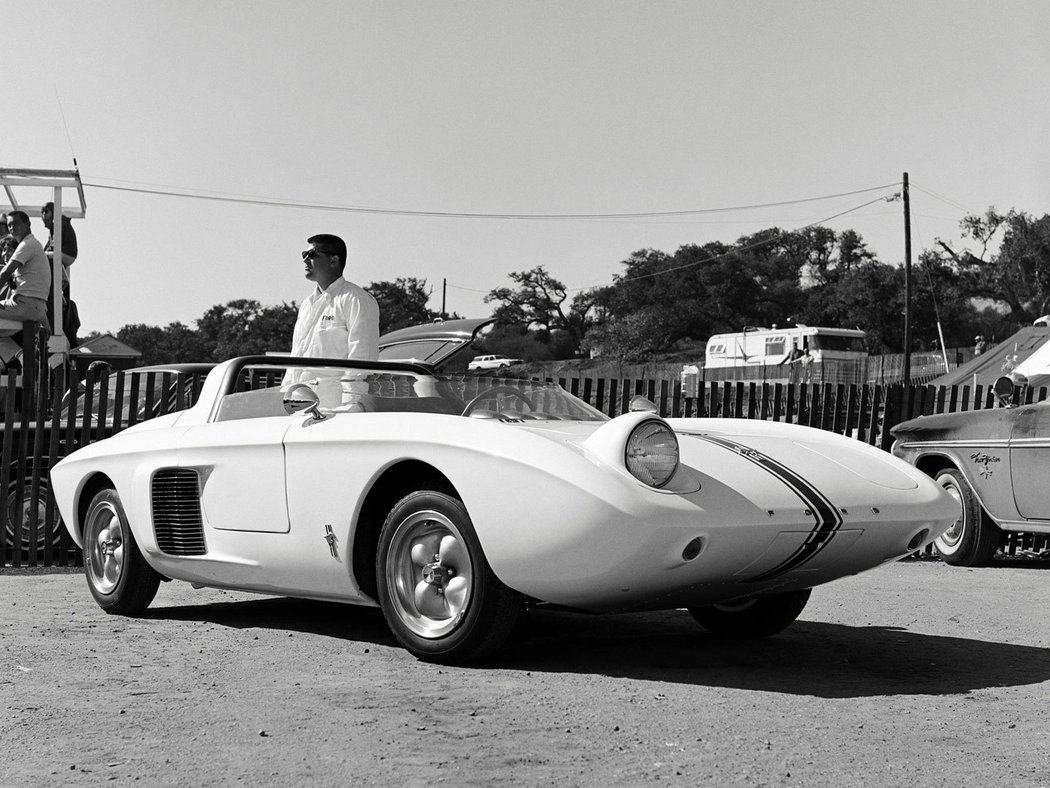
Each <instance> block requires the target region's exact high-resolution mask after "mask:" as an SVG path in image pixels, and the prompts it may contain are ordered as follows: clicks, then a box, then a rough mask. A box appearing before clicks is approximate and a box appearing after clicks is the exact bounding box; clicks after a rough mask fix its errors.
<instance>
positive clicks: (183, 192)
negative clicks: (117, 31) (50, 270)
mask: <svg viewBox="0 0 1050 788" xmlns="http://www.w3.org/2000/svg"><path fill="white" fill-rule="evenodd" d="M105 180H115V179H105ZM120 183H125V184H132V183H135V182H134V181H120ZM893 185H894V184H888V185H883V186H873V187H869V188H865V189H856V190H853V191H848V192H840V193H838V194H826V195H821V196H818V197H804V198H800V199H794V200H781V201H778V202H767V203H754V204H749V205H737V206H728V207H718V208H690V209H682V210H674V211H630V212H624V213H490V212H465V211H422V210H413V209H408V208H380V207H375V206H364V205H339V204H334V203H320V202H306V201H299V200H287V199H278V198H272V197H259V196H252V195H239V194H234V193H230V192H214V191H208V190H202V189H194V190H190V189H181V187H172V186H162V185H160V184H157V185H154V186H153V187H150V188H147V186H145V185H141V184H140V185H137V186H132V185H123V186H121V185H113V184H106V183H100V182H99V181H97V180H85V181H84V186H85V187H88V188H93V189H107V190H110V191H122V192H130V193H133V194H150V195H154V196H162V197H182V198H186V199H197V200H212V201H216V202H227V203H240V204H242V205H261V206H266V207H276V208H304V209H309V210H317V211H339V212H344V213H368V214H378V215H386V216H417V217H433V218H444V219H499V220H506V219H514V220H526V221H593V220H606V219H654V218H666V217H680V216H697V215H705V214H715V213H730V212H735V211H747V210H755V209H760V208H778V207H784V206H789V205H800V204H803V203H810V202H820V201H825V200H833V199H839V198H842V197H852V196H855V195H858V194H866V193H870V192H874V191H882V190H884V189H888V188H891V187H892V186H893ZM176 189H180V190H178V191H176Z"/></svg>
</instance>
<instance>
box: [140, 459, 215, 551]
mask: <svg viewBox="0 0 1050 788" xmlns="http://www.w3.org/2000/svg"><path fill="white" fill-rule="evenodd" d="M150 502H151V504H152V509H153V532H154V534H156V536H157V546H158V547H159V548H160V549H161V551H162V552H165V553H167V554H168V555H204V554H205V553H207V552H208V547H207V545H206V544H205V543H204V523H203V521H202V519H201V493H200V479H199V477H198V476H197V472H196V471H194V470H189V469H187V468H166V469H162V470H159V471H157V472H156V473H155V474H153V482H152V484H151V485H150Z"/></svg>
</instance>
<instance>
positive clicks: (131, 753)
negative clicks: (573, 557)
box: [0, 561, 1050, 788]
mask: <svg viewBox="0 0 1050 788" xmlns="http://www.w3.org/2000/svg"><path fill="white" fill-rule="evenodd" d="M1048 570H1050V564H1048V563H1046V562H1042V563H1032V562H1023V561H1004V562H1001V563H999V564H998V565H996V566H994V567H991V568H987V569H977V570H967V569H958V568H953V567H948V566H946V565H943V564H941V563H938V562H936V561H909V562H905V563H901V564H896V565H893V566H889V567H884V568H882V569H879V570H875V571H873V572H869V573H867V574H864V575H860V576H858V577H853V578H849V579H846V580H842V581H839V582H837V583H833V584H831V585H828V586H823V587H821V588H818V589H817V590H816V591H815V592H814V594H813V598H812V600H811V601H810V604H809V606H808V607H807V608H806V610H805V611H803V613H802V616H801V618H800V620H799V621H798V622H796V623H795V624H794V625H793V626H792V627H790V628H789V629H788V630H786V631H785V632H784V633H782V634H781V635H779V636H777V637H774V638H770V639H768V640H765V641H761V642H758V643H750V644H737V643H726V642H724V641H721V640H718V639H716V638H714V637H712V636H710V635H708V634H706V633H705V632H704V631H703V630H701V629H700V628H699V627H698V626H697V625H695V624H694V623H693V621H692V619H691V618H690V617H689V616H688V614H686V613H684V612H670V613H659V614H647V615H629V616H583V615H572V614H567V613H560V612H553V611H539V612H535V613H533V614H532V615H531V617H530V618H529V620H528V621H527V622H526V624H525V626H524V627H523V628H522V630H521V631H520V632H519V633H518V635H517V636H516V638H515V640H514V642H513V645H512V647H511V648H510V649H509V650H508V651H507V652H506V653H505V654H504V655H503V656H502V658H501V659H500V661H498V662H496V663H494V664H492V665H489V666H487V667H484V668H470V669H451V668H443V667H438V666H434V665H428V664H425V663H422V662H418V661H416V660H415V659H413V658H412V657H410V656H409V655H408V654H407V653H406V652H404V651H403V650H401V649H400V648H398V647H397V646H396V645H395V644H394V641H393V638H392V637H391V636H390V634H389V633H388V632H387V630H386V628H385V626H384V623H383V620H382V616H381V615H379V613H378V612H377V611H375V610H368V609H360V608H349V607H343V606H339V605H334V604H324V603H316V602H298V601H293V600H287V599H274V598H266V597H258V596H252V595H249V594H242V593H229V592H223V591H215V590H194V589H192V588H191V587H190V586H189V585H187V584H185V583H166V584H163V585H162V587H161V590H160V593H159V595H158V597H157V599H156V601H155V602H154V604H153V606H152V607H151V608H150V610H149V611H148V615H147V616H146V617H144V618H138V619H127V618H116V617H112V616H107V615H105V614H104V613H103V612H102V611H101V610H100V609H99V608H98V607H97V606H96V605H95V604H94V602H93V601H92V600H91V597H90V595H89V594H88V590H87V587H86V584H85V581H84V579H83V577H82V576H81V575H80V574H79V573H71V572H60V571H54V570H52V571H51V572H47V571H39V570H37V571H33V570H21V571H17V572H16V571H12V570H0V610H2V614H0V660H2V661H0V709H2V712H0V785H3V786H33V785H46V786H50V785H85V786H87V785H92V786H94V785H100V784H103V783H110V782H112V783H116V784H124V783H133V782H137V783H139V784H143V785H151V786H152V785H187V786H197V785H238V784H240V785H282V786H289V785H298V784H309V785H322V786H323V785H345V784H354V785H366V784H371V785H408V786H432V785H433V784H435V783H442V782H445V783H450V784H456V785H486V786H488V785H554V784H557V785H559V786H563V785H570V786H571V785H580V786H608V785H630V786H634V785H640V784H649V783H656V782H659V783H660V784H664V783H669V784H672V785H700V784H704V785H717V786H724V785H729V786H765V785H769V786H781V785H783V786H825V785H827V786H875V785H878V786H884V785H891V786H897V785H909V786H953V788H954V787H955V786H965V785H980V786H989V785H1010V786H1014V787H1015V788H1024V787H1026V786H1042V787H1043V788H1047V787H1048V786H1050V710H1048V706H1050V615H1048V612H1050V602H1048V590H1050V571H1048Z"/></svg>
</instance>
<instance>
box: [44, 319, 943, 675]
mask: <svg viewBox="0 0 1050 788" xmlns="http://www.w3.org/2000/svg"><path fill="white" fill-rule="evenodd" d="M485 322H486V321H462V322H460V323H445V324H438V325H435V326H424V327H419V328H416V329H407V330H405V331H404V332H396V334H395V335H391V336H390V337H388V338H386V341H385V342H384V343H383V344H384V349H383V351H382V356H383V357H384V358H386V359H391V358H402V359H421V360H425V361H429V362H433V361H436V360H439V359H440V358H443V357H445V356H447V355H448V354H449V352H451V351H452V350H455V349H456V348H459V347H468V346H469V343H470V339H471V338H472V337H473V335H474V333H475V332H476V331H477V330H478V329H479V328H480V326H481V325H483V324H484V323H485ZM288 367H293V368H297V369H298V370H299V371H298V372H297V373H296V375H297V377H298V378H299V379H300V381H301V382H299V383H297V384H296V385H294V386H292V387H288V386H284V387H283V390H282V387H281V386H280V385H277V384H279V383H280V382H281V376H282V375H283V373H284V371H285V369H286V368H288ZM266 384H272V385H268V386H267V385H266ZM260 386H262V387H261V388H260ZM635 407H636V408H637V409H636V410H633V411H632V412H629V413H626V414H624V415H622V416H619V417H617V418H608V417H607V416H605V415H603V414H602V413H600V412H599V411H597V410H595V409H594V408H592V407H590V406H589V405H587V404H586V403H584V402H582V401H581V400H579V399H577V398H575V397H573V396H571V395H569V394H568V393H567V392H565V391H564V390H563V389H561V388H559V387H558V386H555V385H552V384H548V383H540V382H534V381H528V380H520V379H501V378H494V377H490V376H487V375H473V374H469V373H467V374H458V375H448V376H446V375H441V374H438V373H437V372H435V371H434V368H433V367H432V366H431V365H430V364H429V363H422V361H420V360H414V361H392V360H384V361H379V362H337V361H330V360H327V361H326V360H309V361H308V360H305V359H295V358H281V357H251V358H242V359H233V360H231V361H227V362H224V363H222V364H220V365H218V366H217V367H216V368H215V369H214V370H213V371H212V372H211V373H210V375H209V376H208V378H207V380H206V382H205V384H204V388H203V390H202V392H201V395H200V397H199V398H198V400H197V403H196V405H195V406H194V407H192V408H190V409H189V410H186V411H182V412H180V413H175V414H170V415H167V416H162V417H159V418H156V419H153V420H151V421H148V422H145V423H143V424H140V425H136V426H135V427H132V428H130V429H127V430H124V431H123V432H121V433H120V434H118V435H116V436H114V437H112V438H109V439H107V440H104V441H101V442H99V443H96V444H93V445H91V446H89V447H86V448H84V449H81V450H80V451H78V452H76V453H74V454H73V455H71V456H69V457H67V458H66V459H64V460H63V461H62V462H60V463H59V464H58V465H57V466H56V467H55V468H54V470H53V472H52V484H53V489H54V490H55V494H56V498H57V501H58V505H59V508H60V509H61V512H62V516H63V520H64V522H65V524H66V527H67V528H68V529H69V532H70V534H71V535H72V537H73V539H74V540H75V541H76V542H77V544H78V545H81V546H82V547H83V549H84V567H85V572H86V575H87V579H88V586H89V589H90V591H91V593H92V595H93V596H94V598H95V599H96V601H97V602H98V603H99V604H100V605H101V606H102V607H103V609H105V610H107V611H108V612H111V613H120V614H136V613H139V612H141V611H142V610H144V609H145V608H146V607H147V606H148V605H149V604H150V602H151V601H152V599H153V597H154V594H155V593H156V590H157V587H158V583H159V582H160V581H161V580H162V579H164V578H170V579H177V580H184V581H188V582H191V583H194V584H199V585H203V586H212V587H216V588H234V589H242V590H247V591H255V592H261V593H267V594H280V595H286V596H293V597H305V598H311V599H321V600H334V601H340V602H347V603H352V604H359V605H370V606H379V607H380V608H381V609H382V611H383V614H384V616H385V618H386V620H387V622H388V624H389V626H390V628H391V630H392V632H393V633H394V635H395V636H396V638H397V639H398V641H399V642H400V643H401V644H403V645H404V646H405V648H407V649H408V650H409V651H410V652H411V653H413V654H415V655H416V656H417V657H419V658H421V659H426V660H431V661H436V662H446V663H463V662H474V661H478V660H481V659H483V658H485V657H486V656H489V655H491V654H493V653H494V652H495V651H496V650H498V648H499V647H500V646H501V645H502V644H503V643H504V642H505V641H506V639H507V637H508V636H509V634H510V632H511V630H512V628H513V627H514V624H515V622H516V620H517V619H518V618H519V616H520V614H521V613H522V611H523V610H525V609H527V608H528V607H529V606H532V605H540V604H550V605H558V606H561V607H565V608H571V609H577V610H580V611H591V612H601V611H642V610H658V609H667V608H688V609H689V611H690V612H691V613H692V615H693V616H694V617H695V618H696V619H697V620H698V621H699V622H700V623H701V624H702V625H704V626H705V627H707V628H708V629H709V630H712V631H714V632H716V633H720V634H729V635H735V636H745V637H759V636H765V635H770V634H773V633H775V632H778V631H780V630H782V629H783V628H784V627H786V626H788V625H789V624H790V623H791V622H792V621H793V620H794V619H795V618H796V617H797V616H798V615H799V613H800V612H801V611H802V609H803V607H804V606H805V604H806V601H807V599H808V598H809V595H810V589H812V588H813V587H814V586H817V585H820V584H822V583H827V582H829V581H832V580H835V579H837V578H840V577H844V576H847V575H852V574H855V573H857V572H861V571H864V570H866V569H871V568H873V567H876V566H879V565H880V564H883V563H887V562H889V561H894V560H896V559H898V558H901V557H903V556H905V555H908V554H909V553H912V552H914V551H916V550H919V549H921V548H922V547H924V546H925V545H926V544H928V543H929V542H930V541H932V540H933V539H934V538H935V537H937V536H938V535H939V534H940V533H941V532H942V531H943V530H944V529H945V528H947V527H948V525H949V524H950V523H951V522H952V521H953V520H954V518H955V516H956V505H955V503H954V501H953V500H952V498H951V497H950V496H949V495H947V494H946V493H945V492H944V491H943V490H942V489H941V488H940V486H938V485H937V484H935V483H934V482H933V480H931V479H930V478H929V477H927V476H926V475H925V474H923V473H922V472H921V471H919V470H917V469H915V468H913V467H911V466H909V465H908V464H906V463H904V462H901V461H899V460H897V459H895V458H894V457H892V456H890V455H889V454H887V453H885V452H882V451H880V450H878V449H875V448H873V447H871V446H868V445H866V444H864V443H860V442H857V441H854V440H851V439H848V438H845V437H842V436H838V435H834V434H831V433H827V432H821V431H819V430H815V429H810V428H807V427H799V426H793V425H785V424H781V423H774V422H766V421H748V420H741V419H737V420H733V419H713V420H709V419H663V418H660V417H659V416H658V415H657V414H656V413H655V412H654V410H653V409H652V408H651V407H649V406H648V405H647V403H645V402H644V401H642V402H638V403H635Z"/></svg>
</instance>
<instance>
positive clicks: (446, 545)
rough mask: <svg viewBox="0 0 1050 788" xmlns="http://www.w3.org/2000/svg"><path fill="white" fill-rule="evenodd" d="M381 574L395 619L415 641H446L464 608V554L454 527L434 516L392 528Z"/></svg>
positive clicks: (469, 580) (469, 581)
mask: <svg viewBox="0 0 1050 788" xmlns="http://www.w3.org/2000/svg"><path fill="white" fill-rule="evenodd" d="M385 574H386V585H387V588H389V589H390V593H391V603H392V605H393V608H394V610H395V612H396V614H397V616H398V618H399V619H400V620H401V622H402V623H403V624H404V625H405V626H406V627H407V628H408V629H409V630H411V631H412V632H414V633H415V634H416V635H419V636H420V637H423V638H440V637H443V636H444V635H447V634H448V633H449V632H451V631H452V630H453V629H455V628H456V626H457V625H458V624H459V622H460V619H461V618H462V616H463V615H464V613H465V612H466V610H467V609H468V607H469V605H470V598H471V594H472V593H473V590H474V565H473V562H472V561H471V558H470V551H469V550H468V548H467V546H466V543H465V539H464V536H463V534H462V533H461V532H460V530H459V529H458V528H457V527H456V524H455V523H453V522H452V520H450V519H449V518H448V517H446V516H445V515H444V514H442V513H440V512H437V511H434V510H424V511H416V512H413V513H412V514H411V515H409V516H408V517H407V518H405V520H403V521H402V522H401V523H400V524H399V525H398V526H397V529H396V530H395V531H394V534H393V536H392V538H391V541H390V549H389V551H388V553H387V561H386V567H385Z"/></svg>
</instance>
